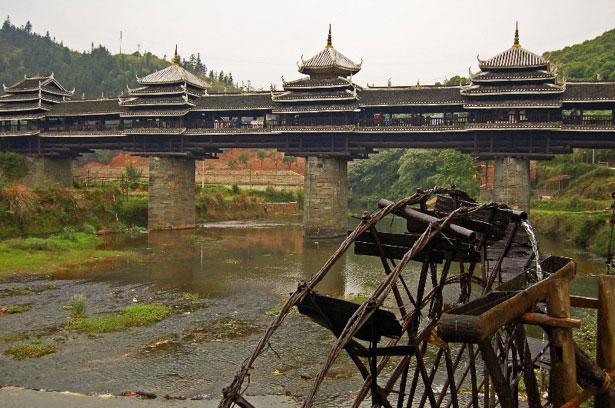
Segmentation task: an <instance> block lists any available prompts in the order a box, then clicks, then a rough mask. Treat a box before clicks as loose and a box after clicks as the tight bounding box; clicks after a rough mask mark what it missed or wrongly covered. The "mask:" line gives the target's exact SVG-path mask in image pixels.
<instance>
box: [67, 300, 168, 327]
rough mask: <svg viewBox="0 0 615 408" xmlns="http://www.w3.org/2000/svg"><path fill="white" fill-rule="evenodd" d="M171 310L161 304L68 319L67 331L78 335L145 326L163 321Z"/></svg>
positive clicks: (128, 307) (132, 306)
mask: <svg viewBox="0 0 615 408" xmlns="http://www.w3.org/2000/svg"><path fill="white" fill-rule="evenodd" d="M169 314H171V308H169V307H168V306H166V305H161V304H142V305H130V306H127V307H125V308H123V309H122V310H120V311H119V312H118V313H114V314H109V315H103V316H96V317H90V318H74V319H70V320H69V322H68V325H67V329H69V330H73V331H76V332H80V333H107V332H114V331H121V330H125V329H128V328H130V327H137V326H147V325H150V324H154V323H157V322H159V321H161V320H163V319H165V318H166V317H167V316H168V315H169Z"/></svg>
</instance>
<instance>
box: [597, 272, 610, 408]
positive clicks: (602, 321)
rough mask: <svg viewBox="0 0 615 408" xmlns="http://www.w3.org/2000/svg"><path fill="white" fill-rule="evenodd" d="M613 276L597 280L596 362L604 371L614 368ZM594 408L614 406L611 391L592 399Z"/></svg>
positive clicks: (604, 276)
mask: <svg viewBox="0 0 615 408" xmlns="http://www.w3.org/2000/svg"><path fill="white" fill-rule="evenodd" d="M614 296H615V276H613V275H611V276H606V275H603V276H601V277H600V280H599V281H598V301H599V307H598V335H597V339H596V362H597V363H598V366H600V368H602V369H603V370H604V371H606V372H611V371H613V370H615V298H614ZM594 405H595V407H596V408H607V407H614V406H615V397H614V396H613V394H612V393H601V394H598V395H597V396H596V398H595V399H594Z"/></svg>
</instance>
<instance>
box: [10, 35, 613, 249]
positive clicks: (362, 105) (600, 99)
mask: <svg viewBox="0 0 615 408" xmlns="http://www.w3.org/2000/svg"><path fill="white" fill-rule="evenodd" d="M478 66H479V71H478V72H476V73H473V72H470V73H469V75H470V82H469V83H468V84H464V85H461V86H441V85H421V84H416V85H413V86H399V87H394V86H387V87H372V86H366V87H363V86H360V85H358V84H357V83H356V82H354V79H353V78H354V76H355V75H356V74H358V73H359V71H360V70H361V68H362V63H359V64H357V63H355V62H353V61H352V60H350V59H349V58H347V57H346V56H344V55H343V54H342V53H341V52H339V51H338V50H337V49H336V48H334V47H333V40H332V36H331V31H330V30H329V36H328V38H327V43H326V46H325V48H324V49H322V50H321V51H320V52H319V53H317V54H316V55H314V56H313V57H311V58H309V59H307V60H303V58H302V60H301V63H300V64H299V72H300V73H301V74H304V75H305V76H304V77H302V78H299V79H296V80H292V81H286V80H283V88H282V89H280V90H278V89H276V88H275V87H273V86H272V88H271V89H270V90H269V91H266V92H245V93H237V94H210V93H209V92H208V89H207V84H206V83H205V82H204V81H203V80H201V79H200V78H197V77H196V76H195V75H193V74H192V73H190V72H188V71H187V70H186V69H184V68H183V67H181V65H180V64H179V57H178V56H177V53H176V55H175V58H174V60H173V63H172V64H171V65H170V66H168V67H167V68H164V69H162V70H160V71H156V72H153V73H151V74H149V75H147V76H145V77H143V78H138V82H139V86H138V87H137V88H127V91H126V95H121V96H118V97H116V98H112V99H97V100H71V99H72V98H73V96H74V92H75V91H74V90H73V91H69V90H68V89H66V88H65V87H64V86H63V85H62V84H61V82H60V81H59V79H57V78H55V77H54V76H53V74H50V75H45V76H30V77H28V76H26V77H25V78H24V79H23V80H22V81H19V82H18V83H16V84H13V85H11V86H8V87H6V86H5V88H4V91H5V93H4V95H2V96H0V151H11V152H18V153H23V154H27V155H29V156H30V157H31V160H32V161H40V162H41V163H33V164H32V172H31V173H32V177H31V180H32V183H33V184H36V183H42V182H51V183H56V184H60V185H70V177H69V176H70V169H71V165H70V160H71V159H72V158H74V157H75V156H76V155H79V154H82V153H85V152H90V151H92V150H93V149H117V150H124V151H128V152H132V153H134V154H139V155H143V156H149V157H153V158H155V159H156V160H155V161H154V162H152V163H153V164H152V166H153V167H155V168H156V171H154V172H153V173H152V174H153V177H152V178H151V179H150V185H151V186H153V187H152V189H151V191H150V201H151V202H153V203H154V205H153V206H152V207H151V208H152V209H153V210H152V211H150V217H149V224H150V228H152V229H159V228H179V227H186V226H190V225H194V209H193V208H192V207H194V205H193V203H194V197H193V196H194V193H193V192H192V193H191V192H190V191H186V190H185V188H187V187H185V186H190V185H191V183H190V182H189V181H190V180H188V178H191V177H193V173H194V160H195V159H201V158H212V157H216V155H217V154H218V153H219V152H220V151H221V150H223V149H228V148H271V149H277V150H279V151H282V152H285V153H286V154H289V155H300V156H305V157H307V159H308V160H307V174H308V177H306V184H305V194H304V197H305V205H304V208H306V211H305V218H304V226H305V232H306V235H307V236H311V237H336V236H343V235H344V234H345V231H346V225H345V222H343V221H341V220H342V219H343V214H346V213H347V210H348V204H347V199H346V197H347V194H348V192H347V189H348V186H347V182H346V163H347V161H348V160H352V159H358V158H365V157H367V156H368V155H369V154H370V153H371V152H373V151H374V150H375V149H379V148H391V147H400V148H434V149H439V148H453V149H458V150H460V151H463V152H467V153H471V154H472V155H473V156H474V157H476V158H481V159H490V160H491V159H492V160H495V169H496V171H495V174H496V180H495V190H494V192H495V197H494V198H495V199H496V200H497V201H503V202H508V203H510V204H512V205H514V206H518V207H521V208H527V206H528V205H529V193H528V178H529V164H528V160H530V159H533V160H545V159H550V158H552V157H553V156H554V155H555V154H561V153H570V152H571V151H572V149H573V148H615V119H614V118H615V117H614V115H613V111H614V109H615V82H608V81H585V82H573V81H567V82H562V81H560V80H559V79H558V77H557V72H556V71H555V70H554V69H552V67H551V65H550V64H549V62H548V61H547V60H545V59H544V58H543V57H541V56H540V55H537V54H535V53H533V52H531V51H529V50H526V49H525V48H523V47H522V46H521V44H520V40H519V33H518V31H517V32H516V33H515V39H514V42H513V45H512V46H511V47H510V48H508V49H505V50H504V51H502V52H501V53H499V54H497V55H495V56H494V57H492V58H489V59H486V60H482V59H479V61H478ZM167 171H169V172H172V173H173V174H166V172H167ZM178 177H184V178H186V179H185V180H183V181H182V182H181V183H177V187H172V188H170V189H165V188H163V187H158V185H159V184H160V185H161V186H162V185H165V186H167V187H169V183H168V181H169V180H178ZM161 183H162V184H161ZM182 186H184V187H182ZM165 191H168V194H166V193H165ZM174 197H183V198H182V200H173V198H174ZM169 201H174V205H175V206H177V205H181V204H180V203H184V206H183V207H181V208H179V207H173V208H169V207H168V206H167V205H166V204H165V203H167V202H169ZM165 206H166V207H165ZM165 214H170V215H169V216H166V215H165Z"/></svg>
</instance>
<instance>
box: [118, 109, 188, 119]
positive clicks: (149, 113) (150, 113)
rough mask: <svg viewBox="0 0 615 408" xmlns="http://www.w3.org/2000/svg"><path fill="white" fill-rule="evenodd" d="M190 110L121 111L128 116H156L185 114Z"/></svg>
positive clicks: (122, 114)
mask: <svg viewBox="0 0 615 408" xmlns="http://www.w3.org/2000/svg"><path fill="white" fill-rule="evenodd" d="M188 112H189V110H188V109H139V110H137V109H135V110H130V111H122V112H120V117H122V118H128V117H131V118H132V117H135V118H141V117H156V116H160V117H163V116H184V115H185V114H187V113H188Z"/></svg>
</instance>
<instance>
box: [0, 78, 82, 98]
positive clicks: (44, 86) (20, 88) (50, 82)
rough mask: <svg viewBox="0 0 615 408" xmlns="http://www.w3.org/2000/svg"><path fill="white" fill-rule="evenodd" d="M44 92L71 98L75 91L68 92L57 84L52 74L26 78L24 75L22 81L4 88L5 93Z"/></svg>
mask: <svg viewBox="0 0 615 408" xmlns="http://www.w3.org/2000/svg"><path fill="white" fill-rule="evenodd" d="M39 90H41V91H45V92H49V93H53V94H56V95H60V96H72V95H73V94H74V93H75V91H74V90H72V91H69V90H67V89H66V88H64V87H63V86H62V84H60V82H58V81H57V80H56V79H55V77H54V75H53V73H51V74H49V75H42V76H41V75H36V76H27V75H24V79H22V80H21V81H19V82H17V83H15V84H13V85H11V86H4V91H5V92H7V93H17V92H32V91H39Z"/></svg>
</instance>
